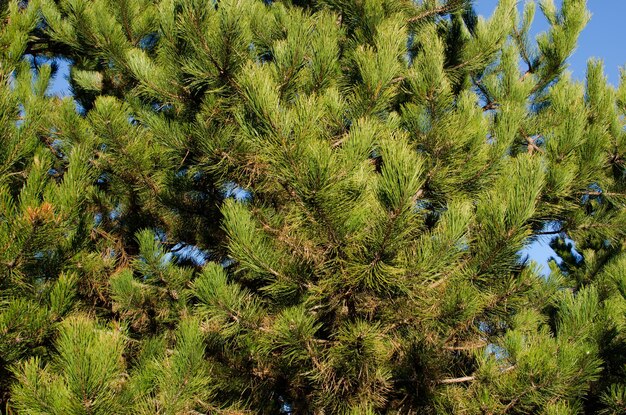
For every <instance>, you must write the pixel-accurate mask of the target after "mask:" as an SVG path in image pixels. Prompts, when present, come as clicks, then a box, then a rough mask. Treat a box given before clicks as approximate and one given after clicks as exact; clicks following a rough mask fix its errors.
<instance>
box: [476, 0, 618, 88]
mask: <svg viewBox="0 0 626 415" xmlns="http://www.w3.org/2000/svg"><path fill="white" fill-rule="evenodd" d="M497 3H498V0H475V2H474V5H475V8H476V11H477V13H478V14H481V15H483V16H490V15H491V13H492V12H493V10H494V8H495V6H496V4H497ZM519 3H520V5H522V4H523V3H524V1H523V0H521V1H520V2H519ZM536 3H538V0H537V1H536ZM556 3H557V4H558V3H560V1H559V0H557V1H556ZM587 8H588V9H589V10H590V11H591V13H592V16H591V21H590V22H589V24H588V25H587V27H586V28H585V30H584V31H583V32H582V34H581V36H580V38H579V44H578V49H577V50H576V51H575V52H574V55H572V57H571V58H570V60H569V63H570V68H569V69H570V71H571V72H572V74H573V76H574V78H575V79H579V80H583V79H584V78H585V72H586V68H587V60H588V59H589V58H591V57H595V58H600V59H602V60H604V65H605V73H606V75H607V76H608V78H609V81H610V82H611V83H612V84H613V85H617V84H618V81H619V68H620V67H621V66H624V65H626V23H625V22H624V16H626V0H587ZM547 26H548V25H547V22H546V21H545V18H544V17H543V15H542V14H541V11H540V10H539V7H537V12H536V13H535V23H534V32H535V33H540V32H542V31H544V30H546V28H547Z"/></svg>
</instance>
